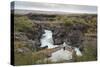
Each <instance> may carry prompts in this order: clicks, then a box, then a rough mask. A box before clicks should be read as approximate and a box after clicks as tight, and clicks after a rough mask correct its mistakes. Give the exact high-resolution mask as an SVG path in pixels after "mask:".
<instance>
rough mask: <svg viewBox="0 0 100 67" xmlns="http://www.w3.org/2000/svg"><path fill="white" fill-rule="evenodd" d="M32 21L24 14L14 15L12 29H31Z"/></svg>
mask: <svg viewBox="0 0 100 67" xmlns="http://www.w3.org/2000/svg"><path fill="white" fill-rule="evenodd" d="M32 26H33V25H32V21H31V20H29V19H28V17H26V16H18V17H17V16H15V17H14V30H15V31H27V30H31V29H32Z"/></svg>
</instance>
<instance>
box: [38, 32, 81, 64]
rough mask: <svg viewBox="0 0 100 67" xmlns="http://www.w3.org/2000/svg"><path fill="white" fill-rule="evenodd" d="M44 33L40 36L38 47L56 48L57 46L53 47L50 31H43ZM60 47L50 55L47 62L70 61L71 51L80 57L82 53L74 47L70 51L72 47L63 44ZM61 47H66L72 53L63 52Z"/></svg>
mask: <svg viewBox="0 0 100 67" xmlns="http://www.w3.org/2000/svg"><path fill="white" fill-rule="evenodd" d="M44 31H45V33H44V34H43V35H42V38H41V46H40V47H45V46H48V48H55V47H58V46H57V45H54V42H53V38H52V31H50V30H44ZM60 47H62V48H61V49H60V50H57V51H55V52H53V53H52V54H51V57H50V58H49V60H51V61H53V62H58V61H64V60H70V59H72V54H73V50H75V52H76V55H77V56H82V53H81V51H80V50H79V49H78V48H76V47H75V48H74V49H71V48H72V47H71V46H69V45H68V44H66V43H65V42H64V43H63V44H62V45H61V46H60ZM63 47H68V48H69V49H71V50H72V51H69V50H67V49H66V50H64V49H63Z"/></svg>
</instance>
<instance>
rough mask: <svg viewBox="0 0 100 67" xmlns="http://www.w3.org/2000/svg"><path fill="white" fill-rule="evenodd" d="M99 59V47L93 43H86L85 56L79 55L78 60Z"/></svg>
mask: <svg viewBox="0 0 100 67" xmlns="http://www.w3.org/2000/svg"><path fill="white" fill-rule="evenodd" d="M95 60H97V49H96V48H95V47H93V46H91V45H88V44H87V45H86V47H85V48H84V53H83V56H81V57H77V58H76V61H78V62H80V61H95Z"/></svg>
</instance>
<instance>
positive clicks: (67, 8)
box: [15, 1, 97, 14]
mask: <svg viewBox="0 0 100 67" xmlns="http://www.w3.org/2000/svg"><path fill="white" fill-rule="evenodd" d="M15 9H24V10H41V11H58V12H71V13H94V14H95V13H97V7H96V6H87V5H69V4H54V3H38V2H23V1H20V2H19V1H16V2H15Z"/></svg>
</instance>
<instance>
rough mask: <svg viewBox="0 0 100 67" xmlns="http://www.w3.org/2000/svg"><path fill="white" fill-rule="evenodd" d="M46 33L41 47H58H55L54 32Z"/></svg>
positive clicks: (47, 31) (48, 31)
mask: <svg viewBox="0 0 100 67" xmlns="http://www.w3.org/2000/svg"><path fill="white" fill-rule="evenodd" d="M44 32H45V33H44V34H43V35H42V38H41V46H40V47H45V46H48V48H54V47H57V45H54V43H53V38H52V31H50V30H44Z"/></svg>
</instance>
